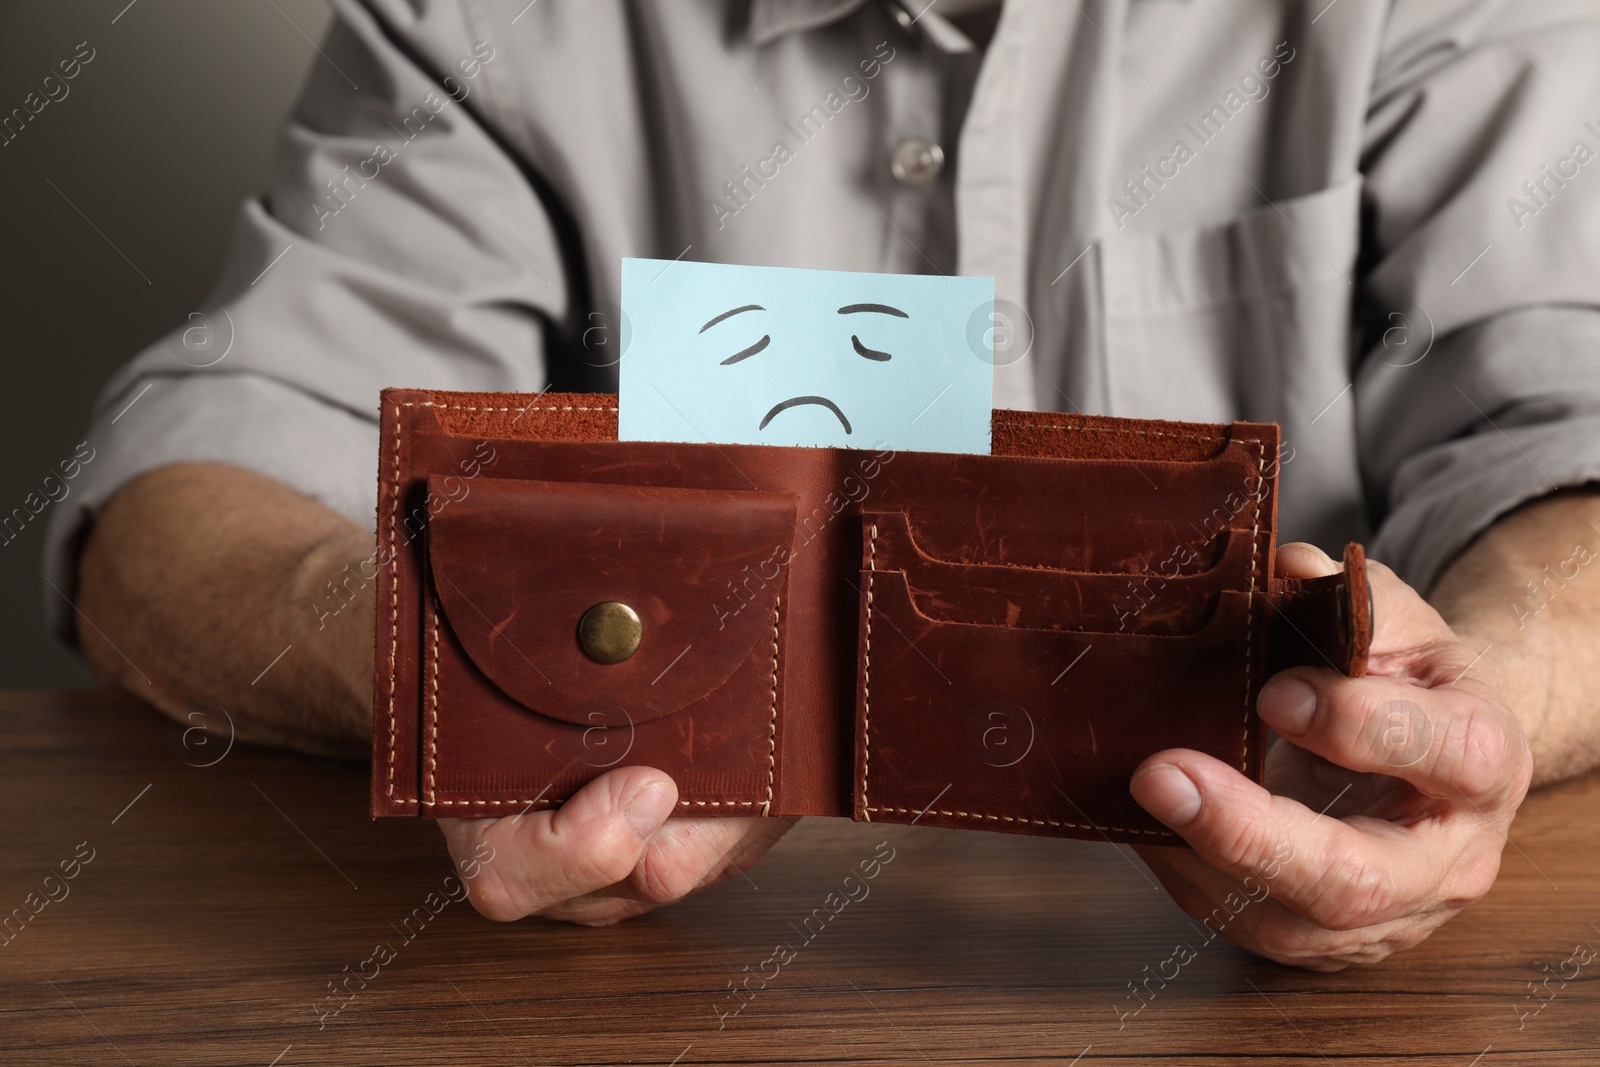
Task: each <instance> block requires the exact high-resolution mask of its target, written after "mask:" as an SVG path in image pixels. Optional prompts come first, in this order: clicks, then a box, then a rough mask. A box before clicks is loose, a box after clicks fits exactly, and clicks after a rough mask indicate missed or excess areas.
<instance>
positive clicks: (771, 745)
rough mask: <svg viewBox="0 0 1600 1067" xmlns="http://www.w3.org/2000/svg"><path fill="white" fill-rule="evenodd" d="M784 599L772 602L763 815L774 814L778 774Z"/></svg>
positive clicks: (780, 598) (774, 599)
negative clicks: (769, 713) (780, 629)
mask: <svg viewBox="0 0 1600 1067" xmlns="http://www.w3.org/2000/svg"><path fill="white" fill-rule="evenodd" d="M782 605H783V597H781V596H778V597H774V598H773V600H772V723H771V725H770V726H769V727H768V732H767V800H766V803H764V804H762V805H761V814H762V815H764V816H765V815H771V814H772V783H773V781H774V779H775V778H776V777H777V774H778V611H779V609H780V608H781V607H782Z"/></svg>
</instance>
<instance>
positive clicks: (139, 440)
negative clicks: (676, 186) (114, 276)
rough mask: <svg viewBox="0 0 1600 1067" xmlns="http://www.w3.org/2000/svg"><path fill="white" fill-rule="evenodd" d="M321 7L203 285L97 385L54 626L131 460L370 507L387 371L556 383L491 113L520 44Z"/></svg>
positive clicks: (417, 15)
mask: <svg viewBox="0 0 1600 1067" xmlns="http://www.w3.org/2000/svg"><path fill="white" fill-rule="evenodd" d="M334 8H335V14H336V18H335V21H334V23H333V25H332V28H331V29H330V31H329V33H328V36H327V39H326V40H325V41H324V42H323V44H322V47H321V49H320V51H319V53H318V55H317V56H316V57H314V61H313V65H312V68H311V74H310V77H309V79H308V82H307V84H306V86H305V88H304V89H303V91H302V94H301V96H300V98H299V100H298V102H297V103H296V105H295V107H294V109H293V111H292V113H291V115H290V117H289V119H288V121H287V123H286V125H285V127H284V129H283V131H282V134H281V137H280V142H279V144H278V148H277V154H276V160H275V164H274V170H273V174H272V177H271V181H270V185H269V188H268V189H267V191H266V192H265V193H263V194H262V195H261V196H259V197H257V198H254V199H252V200H250V201H248V202H247V203H246V204H245V205H244V207H243V210H242V212H241V215H240V218H239V220H238V224H237V227H236V230H235V233H234V237H233V241H232V246H231V249H230V251H229V253H228V257H227V260H226V264H225V267H224V269H223V273H222V277H221V280H220V281H219V283H218V285H217V287H216V289H215V290H214V292H213V293H212V295H211V296H210V297H209V298H208V299H207V302H206V304H205V306H204V307H203V308H201V309H198V310H197V311H196V312H195V313H194V314H192V315H191V316H190V317H189V318H188V320H187V321H185V322H184V323H182V324H181V325H179V326H178V327H177V328H176V329H174V330H173V332H172V333H171V334H169V335H168V336H166V337H164V338H162V339H161V340H159V341H158V342H156V343H155V344H153V345H151V346H150V347H149V348H148V349H146V350H145V351H144V352H143V353H141V354H140V355H139V356H138V357H137V358H135V359H134V360H133V361H132V362H131V363H130V364H129V365H128V366H126V367H124V368H123V369H122V370H121V371H120V372H119V373H118V374H117V375H116V376H115V377H114V378H113V379H112V380H111V381H110V382H109V383H108V384H107V385H106V387H105V389H104V390H103V392H102V393H101V394H100V397H99V399H98V401H97V403H96V407H95V410H94V413H93V416H92V420H91V423H90V427H89V430H88V434H87V442H86V444H87V446H88V448H87V449H80V453H82V454H89V453H91V452H92V455H91V456H90V458H89V460H88V461H87V462H83V463H82V465H81V470H80V472H79V474H78V476H77V477H76V478H75V479H74V481H73V482H72V483H71V492H70V495H69V496H68V497H67V498H65V499H63V500H62V501H61V504H60V505H59V506H58V508H57V509H55V515H54V516H53V518H52V520H51V524H50V527H49V532H48V534H47V536H46V545H45V561H44V563H45V566H44V575H45V578H46V579H47V585H46V587H45V588H44V596H45V599H46V611H47V615H48V617H49V619H50V620H51V624H52V626H53V628H54V629H55V631H56V633H57V634H59V635H60V636H61V637H62V638H63V639H64V640H67V641H71V640H72V608H71V607H70V600H69V598H72V597H74V596H75V594H74V575H75V571H76V559H77V554H78V550H79V548H80V547H81V543H82V541H83V539H84V536H85V534H86V533H87V531H88V529H89V524H90V523H91V522H92V521H93V517H94V515H95V514H96V512H97V511H98V510H99V509H100V508H101V507H102V506H103V505H104V504H105V502H106V501H107V500H108V499H110V497H111V496H112V495H113V494H114V493H116V491H117V490H118V489H119V488H120V487H121V486H122V485H124V484H126V483H127V482H128V481H129V480H130V479H132V478H135V477H137V476H138V475H140V474H142V473H145V472H147V471H150V470H153V469H155V468H157V467H161V466H164V465H168V464H173V463H181V462H217V463H227V464H232V465H235V466H239V467H244V468H248V469H250V470H253V471H258V472H260V473H262V474H265V475H268V476H270V477H273V478H276V479H278V480H279V481H282V482H284V483H287V484H288V485H290V486H292V487H294V488H296V489H298V490H299V491H301V492H303V493H305V494H306V495H308V496H310V497H312V498H314V499H316V500H318V501H320V502H322V503H323V504H325V505H327V506H328V507H330V508H332V509H333V510H335V511H337V512H339V513H340V514H342V515H345V516H347V517H349V518H350V519H352V520H353V521H356V522H358V523H361V524H363V525H370V524H372V523H373V521H374V518H373V516H374V507H375V496H376V477H377V474H376V472H377V450H378V394H379V391H380V390H381V389H383V388H384V387H387V386H408V387H417V388H441V389H472V390H525V391H536V390H538V389H540V388H542V387H543V386H544V385H545V384H546V382H547V381H548V367H547V366H546V344H545V337H546V333H547V328H548V327H549V324H550V323H552V322H554V321H559V320H560V318H561V316H563V315H564V314H566V312H567V303H568V296H569V287H568V284H567V281H566V280H565V278H564V276H563V255H562V245H561V242H560V241H559V240H558V236H557V234H556V232H555V229H554V228H553V225H552V222H551V214H550V212H549V211H548V210H547V209H546V206H545V204H544V203H543V202H542V201H541V199H540V195H539V193H538V191H537V185H536V183H535V182H533V181H530V180H529V176H528V175H527V174H526V173H525V172H524V171H523V170H521V169H520V168H519V165H518V163H517V162H516V161H515V160H514V159H513V158H512V157H511V156H510V155H509V154H508V153H507V152H506V151H504V150H503V148H502V146H501V144H500V142H499V140H498V139H497V137H496V136H495V135H494V133H493V127H492V126H491V124H490V120H488V119H486V118H485V116H487V115H490V114H492V113H493V111H494V109H495V107H496V101H495V100H494V98H493V93H492V89H493V86H494V84H495V78H494V77H493V74H494V71H493V66H494V64H496V63H500V64H506V65H509V64H512V63H514V62H515V60H514V59H513V58H512V57H510V56H509V55H505V54H497V50H496V48H495V45H494V41H493V39H492V35H489V34H482V35H480V34H478V33H475V32H474V27H472V26H471V25H470V24H469V23H468V21H467V19H466V17H465V16H464V15H463V14H462V13H461V11H460V10H458V9H457V7H456V5H454V4H449V3H429V2H422V0H369V2H368V3H367V4H365V5H363V4H361V3H357V2H356V0H336V2H335V4H334ZM508 73H509V72H508ZM52 585H53V586H54V588H52Z"/></svg>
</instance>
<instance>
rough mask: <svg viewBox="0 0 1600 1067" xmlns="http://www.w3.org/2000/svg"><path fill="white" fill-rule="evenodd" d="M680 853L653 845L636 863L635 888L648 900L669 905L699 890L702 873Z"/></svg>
mask: <svg viewBox="0 0 1600 1067" xmlns="http://www.w3.org/2000/svg"><path fill="white" fill-rule="evenodd" d="M687 861H688V856H687V855H686V854H685V853H683V852H682V851H679V850H672V849H666V848H663V847H661V846H659V845H652V846H651V847H650V848H648V849H646V850H645V854H644V856H643V857H641V858H640V860H639V866H638V868H637V870H638V878H637V881H638V886H639V889H640V890H641V891H642V892H643V893H644V894H645V895H646V896H648V897H649V898H650V899H651V900H654V901H658V902H659V903H662V904H670V903H671V902H673V901H675V900H682V899H683V898H684V897H686V896H688V895H689V894H690V893H693V892H694V891H695V890H696V889H698V888H699V887H700V883H701V881H702V879H703V877H704V872H702V871H699V870H696V869H695V868H694V867H693V866H692V865H691V864H690V863H689V862H687Z"/></svg>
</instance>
